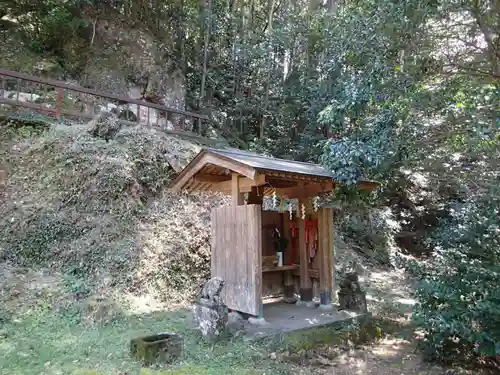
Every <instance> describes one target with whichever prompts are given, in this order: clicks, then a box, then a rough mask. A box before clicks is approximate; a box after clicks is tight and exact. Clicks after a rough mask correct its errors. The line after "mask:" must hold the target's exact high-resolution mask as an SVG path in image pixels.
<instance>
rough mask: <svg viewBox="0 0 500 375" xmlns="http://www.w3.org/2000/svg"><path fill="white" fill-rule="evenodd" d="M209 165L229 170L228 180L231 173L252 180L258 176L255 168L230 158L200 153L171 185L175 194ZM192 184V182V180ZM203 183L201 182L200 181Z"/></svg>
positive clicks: (204, 152) (204, 151)
mask: <svg viewBox="0 0 500 375" xmlns="http://www.w3.org/2000/svg"><path fill="white" fill-rule="evenodd" d="M208 165H213V166H215V167H218V168H219V169H225V170H227V172H228V173H227V176H228V180H230V179H231V172H235V173H238V174H240V175H242V176H245V177H247V178H249V179H251V180H253V179H254V178H255V176H256V175H257V171H256V170H255V168H252V167H250V166H248V165H245V164H243V163H239V162H237V161H234V160H231V159H230V158H226V157H224V156H220V155H214V154H212V153H210V152H207V151H206V150H203V151H202V152H200V153H199V154H198V155H197V156H196V157H195V158H194V159H193V160H191V162H190V163H189V164H188V165H187V166H186V168H184V169H183V170H182V172H181V173H179V175H178V176H177V178H176V179H175V180H174V181H172V183H171V184H170V189H171V190H172V191H174V192H179V191H181V190H182V189H183V188H184V187H185V186H186V184H187V183H188V182H190V180H191V179H192V178H194V177H195V175H196V174H197V173H198V172H200V171H201V170H203V169H204V168H205V167H207V166H208ZM224 175H225V174H214V176H224ZM191 182H192V180H191ZM200 182H201V181H200Z"/></svg>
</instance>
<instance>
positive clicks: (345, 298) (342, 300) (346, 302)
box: [338, 272, 368, 313]
mask: <svg viewBox="0 0 500 375" xmlns="http://www.w3.org/2000/svg"><path fill="white" fill-rule="evenodd" d="M339 287H340V290H339V292H338V297H339V305H340V309H339V310H353V311H358V312H362V313H366V312H368V307H367V305H366V294H365V292H363V291H362V290H361V286H360V285H359V281H358V274H357V273H356V272H348V273H346V274H345V276H344V278H343V279H342V281H341V282H340V283H339Z"/></svg>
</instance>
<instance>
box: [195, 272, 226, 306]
mask: <svg viewBox="0 0 500 375" xmlns="http://www.w3.org/2000/svg"><path fill="white" fill-rule="evenodd" d="M225 284H226V282H225V281H224V280H222V279H221V278H220V277H212V278H211V279H210V280H208V281H207V282H206V283H205V285H203V288H202V290H201V296H200V298H203V299H206V300H208V301H210V302H214V303H219V302H221V299H220V294H221V292H222V288H224V285H225Z"/></svg>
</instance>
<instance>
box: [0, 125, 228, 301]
mask: <svg viewBox="0 0 500 375" xmlns="http://www.w3.org/2000/svg"><path fill="white" fill-rule="evenodd" d="M88 130H89V129H88V127H87V126H85V125H80V126H65V125H62V124H55V125H53V126H50V127H49V128H47V129H45V130H40V124H34V125H33V124H32V125H31V126H26V124H22V126H20V124H19V123H16V122H13V121H5V120H4V122H3V123H2V126H1V128H0V132H1V136H0V137H1V139H2V142H1V144H2V148H1V150H2V155H1V159H2V160H4V162H3V164H4V167H3V168H4V169H6V170H7V178H6V181H5V190H4V194H3V196H2V199H1V201H0V211H1V212H2V213H3V215H2V216H1V218H0V233H1V236H2V238H3V241H2V243H1V244H0V258H1V260H2V261H3V262H8V263H9V264H12V265H20V266H27V267H47V268H50V270H51V271H52V272H60V273H61V274H64V275H72V277H73V278H75V279H78V280H80V281H81V282H82V283H83V284H85V285H86V287H85V290H84V291H83V294H88V293H90V291H91V290H106V289H110V288H109V286H112V289H113V290H115V291H120V292H125V293H130V294H133V295H143V294H148V295H151V296H154V297H155V298H158V299H160V300H165V299H168V300H169V302H176V301H179V300H182V299H185V298H189V297H190V296H191V294H192V292H193V289H195V288H196V287H197V285H198V284H199V282H200V280H202V279H204V278H205V277H206V276H207V272H209V232H210V216H209V212H210V208H211V207H212V206H214V205H217V204H219V203H220V202H221V198H220V197H214V196H211V197H208V196H207V197H204V196H200V195H199V196H190V197H187V196H183V195H175V196H174V195H172V194H171V193H170V192H168V191H167V190H166V186H167V184H168V182H169V180H170V178H171V176H172V175H173V173H174V171H173V169H172V167H171V166H170V164H169V160H171V159H172V157H173V156H178V155H182V157H183V158H185V159H186V161H187V160H189V158H191V157H192V156H194V155H195V154H196V153H197V152H198V150H199V146H197V145H195V144H193V143H190V142H187V141H184V140H181V139H178V138H174V137H171V136H168V135H166V134H164V133H162V132H159V131H155V130H154V129H149V128H141V127H135V128H124V129H123V130H121V131H120V132H119V133H118V134H117V135H116V136H115V138H114V139H112V140H111V141H109V142H106V141H105V140H103V139H100V138H94V137H92V136H91V135H90V134H89V132H88ZM40 132H41V133H40Z"/></svg>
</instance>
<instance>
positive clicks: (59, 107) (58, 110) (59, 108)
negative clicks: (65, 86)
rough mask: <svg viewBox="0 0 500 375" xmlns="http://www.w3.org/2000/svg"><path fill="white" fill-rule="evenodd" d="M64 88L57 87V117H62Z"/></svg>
mask: <svg viewBox="0 0 500 375" xmlns="http://www.w3.org/2000/svg"><path fill="white" fill-rule="evenodd" d="M61 104H62V88H60V87H58V88H57V103H56V118H59V117H61Z"/></svg>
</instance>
